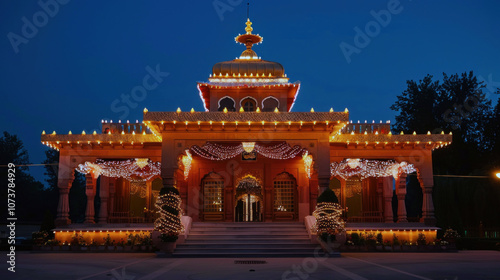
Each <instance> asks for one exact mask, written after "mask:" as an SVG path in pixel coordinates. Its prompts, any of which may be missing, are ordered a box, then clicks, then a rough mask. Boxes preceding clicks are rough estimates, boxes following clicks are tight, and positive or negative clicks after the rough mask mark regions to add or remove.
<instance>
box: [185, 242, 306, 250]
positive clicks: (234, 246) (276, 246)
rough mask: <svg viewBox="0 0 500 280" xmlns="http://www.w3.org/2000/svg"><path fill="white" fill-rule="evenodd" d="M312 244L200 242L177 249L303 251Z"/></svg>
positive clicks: (186, 244)
mask: <svg viewBox="0 0 500 280" xmlns="http://www.w3.org/2000/svg"><path fill="white" fill-rule="evenodd" d="M310 245H311V242H309V243H293V242H290V243H282V242H280V243H257V242H255V243H248V242H245V243H223V242H220V241H219V242H217V243H199V242H196V243H195V242H192V243H188V242H186V243H182V244H178V245H177V249H187V248H200V249H202V248H203V249H205V248H214V249H216V248H226V249H229V248H231V249H239V248H249V249H253V248H269V249H272V248H274V249H282V248H286V249H292V248H295V249H301V248H311V246H310Z"/></svg>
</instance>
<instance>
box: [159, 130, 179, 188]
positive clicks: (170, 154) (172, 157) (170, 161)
mask: <svg viewBox="0 0 500 280" xmlns="http://www.w3.org/2000/svg"><path fill="white" fill-rule="evenodd" d="M162 137H163V141H162V144H161V178H162V180H163V187H173V186H175V170H176V169H177V156H176V155H177V153H176V150H175V145H174V142H175V140H174V139H172V138H171V135H168V134H167V133H163V134H162Z"/></svg>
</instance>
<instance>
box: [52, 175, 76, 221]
mask: <svg viewBox="0 0 500 280" xmlns="http://www.w3.org/2000/svg"><path fill="white" fill-rule="evenodd" d="M72 184H73V178H71V179H59V180H58V182H57V186H58V188H59V203H58V205H57V218H56V221H55V224H56V225H58V226H63V225H69V224H71V221H70V219H69V190H70V189H71V185H72Z"/></svg>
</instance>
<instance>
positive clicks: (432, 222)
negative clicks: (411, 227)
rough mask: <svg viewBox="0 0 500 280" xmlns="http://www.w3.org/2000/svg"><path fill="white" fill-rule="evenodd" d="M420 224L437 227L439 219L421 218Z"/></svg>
mask: <svg viewBox="0 0 500 280" xmlns="http://www.w3.org/2000/svg"><path fill="white" fill-rule="evenodd" d="M420 222H421V223H424V224H425V225H426V226H435V225H436V223H437V219H436V218H434V217H429V218H421V219H420Z"/></svg>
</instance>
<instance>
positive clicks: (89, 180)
mask: <svg viewBox="0 0 500 280" xmlns="http://www.w3.org/2000/svg"><path fill="white" fill-rule="evenodd" d="M85 183H86V189H85V194H86V195H87V209H86V211H85V221H84V223H86V224H93V223H95V222H94V216H95V211H94V198H95V193H96V183H97V179H96V178H94V177H93V176H92V174H87V175H85Z"/></svg>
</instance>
